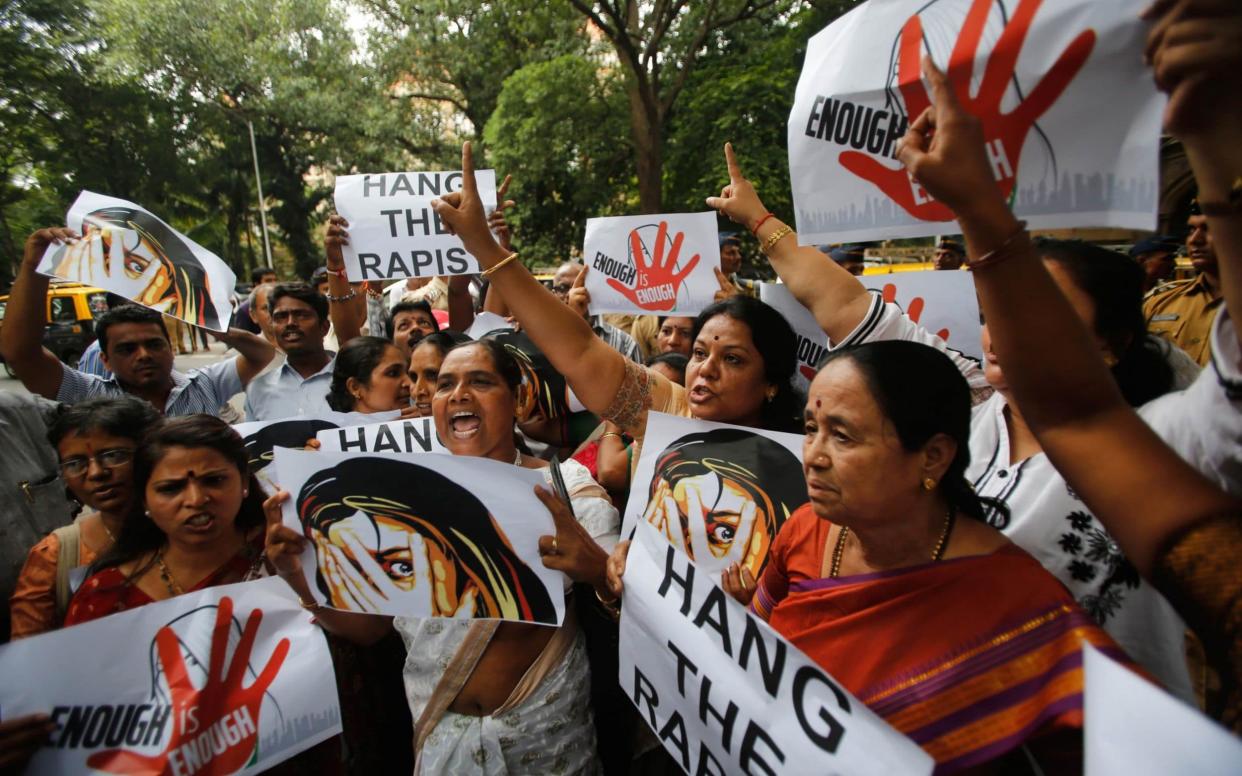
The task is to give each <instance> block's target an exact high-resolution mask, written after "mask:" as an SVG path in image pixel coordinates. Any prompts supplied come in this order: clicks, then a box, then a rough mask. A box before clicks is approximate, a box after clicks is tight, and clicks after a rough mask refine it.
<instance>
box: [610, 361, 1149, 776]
mask: <svg viewBox="0 0 1242 776" xmlns="http://www.w3.org/2000/svg"><path fill="white" fill-rule="evenodd" d="M804 422H805V432H806V436H805V440H804V442H803V461H804V463H803V473H804V475H805V478H806V485H807V492H808V494H809V496H810V503H809V504H808V505H806V506H804V507H802V508H800V509H799V510H798V511H796V512H795V513H794V514H793V515H792V516H790V518H789V520H788V521H787V522H786V523H785V526H784V527H783V528H782V530H781V533H780V534H779V535H778V536H777V537H776V541H775V542H774V544H773V546H772V549H771V552H770V556H769V560H768V565H767V567H766V568H765V570H764V573H763V576H762V577H761V578H760V580H759V583H758V585H757V586H755V585H752V584H751V583H750V582H749V580H747V579H746V578H745V577H744V576H742V577H741V578H739V576H738V575H737V574H736V573H726V574H725V576H724V580H723V582H724V586H725V589H726V590H727V591H729V592H730V593H732V594H733V595H734V596H735V597H737V598H738V599H739V600H742V601H743V602H747V601H749V602H751V603H752V607H753V609H754V611H755V612H756V613H757V614H759V615H760V616H761V617H764V618H765V619H767V620H768V621H769V623H770V624H771V625H772V627H773V628H775V629H776V631H777V632H779V633H780V634H781V635H782V636H784V637H785V638H787V639H789V640H790V641H791V642H793V644H794V645H795V646H797V647H798V648H799V649H801V650H802V651H803V652H805V653H806V654H807V655H808V656H809V657H811V658H812V659H813V660H815V661H816V662H818V663H819V664H820V665H822V666H823V667H824V669H825V670H826V671H828V672H830V673H831V674H832V675H833V676H834V677H835V678H836V679H837V680H839V681H840V682H841V683H842V685H844V686H845V687H846V689H848V690H849V691H850V692H851V693H853V694H854V695H855V696H857V697H858V698H859V699H860V700H862V701H863V702H864V703H866V704H867V705H868V706H869V707H871V708H872V709H873V710H874V711H876V712H877V713H878V714H880V716H882V717H884V718H885V719H886V720H888V722H889V723H890V724H891V725H893V726H894V727H896V728H897V729H898V730H900V731H901V732H903V733H905V734H906V735H908V736H910V737H911V738H912V739H914V741H915V742H916V743H918V744H919V745H920V746H922V747H923V748H924V749H925V750H926V751H927V752H928V753H929V754H931V755H932V756H933V757H934V758H935V759H936V762H937V766H938V772H945V773H949V772H954V771H958V770H962V769H965V768H969V767H973V766H976V765H980V764H983V763H986V762H989V761H992V760H996V759H997V758H1003V759H1001V761H1000V762H998V763H996V765H997V767H998V769H999V772H1010V771H1009V770H1006V769H1008V768H1010V766H1012V765H1014V764H1015V763H1017V764H1019V765H1021V764H1022V761H1024V760H1026V759H1027V758H1034V759H1036V760H1037V761H1038V762H1039V763H1040V764H1041V767H1043V768H1044V769H1045V771H1046V772H1061V770H1060V769H1061V767H1062V766H1067V765H1068V766H1073V764H1074V763H1080V762H1081V760H1080V759H1077V758H1080V757H1081V741H1080V740H1079V739H1078V736H1077V729H1078V728H1080V727H1081V724H1082V673H1081V670H1080V667H1081V650H1082V644H1083V643H1084V642H1087V643H1091V644H1093V645H1095V646H1097V647H1100V648H1102V649H1104V650H1105V651H1106V652H1108V653H1110V654H1112V655H1114V656H1115V657H1118V658H1119V659H1122V660H1125V657H1124V653H1122V652H1121V650H1120V649H1119V648H1117V646H1116V644H1115V643H1114V642H1113V641H1112V639H1110V638H1109V637H1108V635H1107V634H1105V633H1104V632H1103V631H1102V630H1100V629H1099V627H1098V626H1097V625H1096V624H1095V623H1094V622H1093V621H1092V620H1091V618H1090V617H1088V616H1087V615H1086V613H1085V612H1083V611H1082V610H1081V609H1080V608H1079V607H1078V606H1077V605H1076V604H1075V603H1074V600H1073V598H1072V597H1071V596H1070V595H1069V593H1067V592H1066V590H1065V588H1064V587H1062V586H1061V584H1060V583H1059V582H1057V580H1056V579H1055V578H1054V577H1053V576H1052V575H1050V574H1049V573H1048V572H1047V571H1045V570H1044V569H1043V568H1042V567H1041V566H1040V565H1039V563H1038V562H1037V561H1035V560H1034V559H1033V558H1031V557H1030V556H1029V555H1027V554H1026V553H1025V552H1024V551H1022V550H1021V549H1019V548H1018V547H1016V546H1014V545H1013V544H1012V543H1010V542H1009V541H1008V540H1007V539H1006V538H1005V537H1004V536H1002V535H1001V534H1000V533H999V532H997V531H996V530H995V529H993V528H990V527H989V526H988V525H987V524H986V523H984V522H983V520H982V518H983V509H982V507H981V505H980V503H979V501H978V499H977V498H976V497H975V495H974V493H973V491H972V490H971V488H970V486H969V484H968V483H967V482H966V479H965V476H964V473H965V471H966V468H967V466H968V465H969V462H970V448H969V445H968V444H967V439H968V435H969V428H970V393H969V390H968V388H967V386H966V382H965V380H963V379H962V377H961V375H960V374H959V373H958V371H957V369H956V368H955V367H954V365H953V363H952V362H951V361H950V360H949V359H948V358H947V357H945V356H944V354H942V353H940V352H938V351H937V350H935V349H933V348H930V347H927V346H924V345H920V344H916V343H911V342H882V343H875V344H870V345H862V346H858V347H855V348H847V349H843V350H839V351H836V352H835V353H833V354H832V355H831V356H830V357H829V361H828V362H827V363H826V364H825V365H824V367H823V368H822V369H821V370H820V372H819V374H818V375H817V376H816V378H815V380H814V382H813V383H812V384H811V388H810V394H809V398H808V401H807V405H806V411H805V416H804ZM627 549H628V545H627V543H621V544H620V545H619V546H618V548H617V550H616V551H615V552H614V554H613V557H612V559H611V560H610V563H609V582H610V584H611V585H612V586H613V592H614V593H615V594H617V595H620V594H621V592H622V591H621V575H622V573H623V572H624V567H625V553H626V551H627ZM998 580H1003V584H998ZM756 587H757V589H756ZM877 644H881V645H889V648H880V649H877V648H876V645H877ZM949 712H952V713H949ZM1022 749H1025V750H1026V751H1020V750H1022ZM1010 758H1012V759H1010Z"/></svg>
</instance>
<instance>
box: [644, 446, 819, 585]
mask: <svg viewBox="0 0 1242 776" xmlns="http://www.w3.org/2000/svg"><path fill="white" fill-rule="evenodd" d="M807 501H808V498H807V494H806V480H805V478H804V477H803V475H802V466H801V464H800V463H799V462H798V458H797V456H795V455H794V454H793V453H791V452H789V450H787V449H786V448H785V447H783V446H782V445H780V444H778V443H776V442H773V441H772V440H770V439H768V438H767V437H764V436H760V435H758V434H753V433H751V432H749V431H742V430H740V429H715V430H712V431H706V432H701V433H696V434H688V435H686V436H684V437H682V438H681V439H678V440H677V441H675V442H673V444H671V445H669V446H668V447H667V448H666V449H665V450H664V451H663V452H662V453H660V457H659V458H657V459H656V465H655V472H654V473H653V475H652V478H651V487H650V490H649V498H648V501H647V509H646V511H645V512H644V514H643V519H644V520H646V521H647V522H649V523H651V524H652V525H654V526H655V527H656V528H658V529H659V530H660V532H661V533H663V534H664V535H665V537H667V538H668V540H669V541H670V542H671V543H672V544H673V545H674V546H675V547H679V548H680V549H682V550H683V551H684V552H685V553H686V554H687V555H689V556H690V557H691V558H693V559H694V560H695V561H696V562H697V563H698V564H699V565H700V566H702V567H704V568H705V569H707V570H709V571H713V572H714V571H720V570H723V569H724V568H726V567H727V566H729V565H731V564H733V563H738V562H740V563H742V565H744V566H745V567H746V568H748V569H749V570H750V572H751V573H752V574H754V576H755V579H758V578H759V573H760V571H761V570H762V569H763V565H764V562H765V561H766V559H767V556H768V547H769V545H771V543H772V540H773V539H775V538H776V533H777V531H779V530H780V527H781V525H782V524H783V523H784V522H785V520H786V518H788V517H789V515H790V514H792V513H793V511H794V510H795V509H797V508H798V507H800V506H802V505H803V504H805V503H806V502H807Z"/></svg>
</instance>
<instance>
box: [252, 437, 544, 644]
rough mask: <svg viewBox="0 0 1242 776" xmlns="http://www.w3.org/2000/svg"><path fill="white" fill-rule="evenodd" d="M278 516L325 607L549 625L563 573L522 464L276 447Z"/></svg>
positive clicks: (535, 477) (531, 475)
mask: <svg viewBox="0 0 1242 776" xmlns="http://www.w3.org/2000/svg"><path fill="white" fill-rule="evenodd" d="M276 473H277V480H278V481H279V482H280V485H281V487H282V488H284V489H285V490H287V491H288V492H289V494H290V498H289V500H288V501H286V502H285V505H284V523H285V525H287V526H289V527H291V528H293V529H294V530H295V531H298V532H299V533H301V534H302V535H304V536H305V537H306V538H307V539H309V541H308V542H307V543H306V552H305V554H304V555H303V556H302V569H303V571H304V573H305V574H306V581H307V584H308V585H309V586H310V589H311V592H312V593H313V594H314V596H315V600H316V601H318V602H319V603H321V604H323V605H325V606H331V607H332V608H334V609H343V610H346V611H354V612H368V613H371V614H388V615H405V616H407V617H458V618H477V619H496V620H520V621H523V622H534V623H541V624H545V625H559V624H560V623H561V621H562V619H563V618H564V614H565V592H564V587H563V584H564V580H565V576H564V575H563V574H562V573H561V572H559V571H553V570H551V569H549V568H546V567H545V566H544V565H543V563H542V562H541V559H540V556H539V537H540V536H549V535H554V534H555V533H556V528H555V526H554V524H553V522H552V516H551V514H549V513H548V510H547V507H545V506H544V505H543V502H541V501H540V500H539V499H538V498H536V496H535V492H534V487H535V485H544V486H546V485H547V482H546V480H545V479H544V477H543V475H542V474H540V473H539V472H536V471H532V470H530V469H524V468H522V467H520V466H514V465H512V464H509V463H501V462H499V461H493V460H491V459H488V458H470V457H465V456H453V455H441V454H437V453H418V454H408V453H403V454H391V453H390V454H380V455H376V454H360V453H340V452H326V451H322V450H321V451H319V452H306V451H302V450H289V449H286V448H278V449H277V450H276Z"/></svg>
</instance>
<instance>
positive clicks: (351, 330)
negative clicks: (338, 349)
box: [323, 214, 383, 345]
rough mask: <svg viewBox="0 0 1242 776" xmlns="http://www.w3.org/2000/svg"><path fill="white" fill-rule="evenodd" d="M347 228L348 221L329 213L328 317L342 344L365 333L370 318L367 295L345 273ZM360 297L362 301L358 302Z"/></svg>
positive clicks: (326, 237)
mask: <svg viewBox="0 0 1242 776" xmlns="http://www.w3.org/2000/svg"><path fill="white" fill-rule="evenodd" d="M348 228H349V222H348V221H346V220H345V219H344V218H343V217H342V216H338V215H335V214H333V215H331V216H329V217H328V226H327V229H326V231H325V234H324V238H323V247H324V253H325V255H326V258H327V261H326V264H327V267H328V318H329V319H331V321H332V326H333V329H334V330H335V331H336V341H337V342H339V343H341V344H342V345H344V344H345V343H346V342H349V341H350V340H351V339H353V338H354V337H357V336H358V335H359V334H361V333H362V324H363V322H364V321H366V319H367V313H366V302H365V300H366V295H365V294H360V293H359V292H358V291H357V290H355V289H354V288H353V286H351V285H350V284H349V279H348V278H346V276H345V255H344V254H343V253H342V252H341V246H342V245H349V232H347V231H346V230H347V229H348ZM359 299H361V300H363V304H361V305H359V304H356V302H357V301H358V300H359ZM371 333H372V334H375V332H371ZM377 336H383V335H382V334H381V335H377Z"/></svg>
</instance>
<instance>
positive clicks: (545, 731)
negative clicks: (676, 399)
mask: <svg viewBox="0 0 1242 776" xmlns="http://www.w3.org/2000/svg"><path fill="white" fill-rule="evenodd" d="M561 474H562V476H563V477H564V479H565V486H566V488H567V490H568V491H569V493H570V500H571V502H572V503H573V508H574V514H575V515H576V516H577V518H578V522H579V523H581V524H582V526H583V527H584V528H586V530H587V533H589V534H590V535H591V537H592V538H593V539H595V540H596V541H597V542H599V544H600V545H601V546H602V547H603V548H604V549H605V550H609V551H610V550H611V549H612V546H613V545H614V544H615V542H616V539H617V535H618V532H619V531H620V524H621V521H620V516H619V515H618V513H617V510H616V508H614V507H613V506H612V504H611V503H609V502H608V501H607V500H606V499H605V498H603V497H602V496H603V494H604V492H603V490H602V489H600V487H599V485H598V484H597V483H596V482H595V481H594V480H593V479H591V475H590V473H589V472H587V470H586V468H585V467H584V466H582V465H581V464H579V463H577V462H576V461H572V460H571V461H565V462H564V463H562V464H561ZM545 476H546V475H545ZM569 614H570V613H569V612H567V613H566V621H565V625H564V626H562V627H563V628H567V629H572V633H570V632H568V631H567V632H566V633H565V634H564V636H565V637H568V639H569V641H568V643H567V642H566V640H565V639H564V638H562V639H557V638H554V639H553V640H552V641H551V642H549V644H548V646H547V647H545V652H547V651H548V650H554V649H562V650H564V655H565V656H564V658H562V659H561V660H560V661H559V663H558V664H557V665H555V666H553V667H551V668H550V670H548V671H547V673H546V675H544V677H543V678H542V680H541V681H539V683H538V684H537V685H536V686H535V687H534V688H533V689H532V688H530V687H526V688H525V692H523V685H526V684H528V682H527V681H526V680H528V679H529V678H530V677H531V675H532V672H534V671H537V670H538V669H539V663H540V662H541V661H540V660H536V664H535V665H532V666H531V668H530V669H528V672H527V677H524V679H523V681H519V683H518V686H517V688H515V689H514V695H513V696H511V698H510V700H509V701H506V702H505V704H504V705H502V706H501V707H500V708H499V709H497V710H496V712H494V713H492V714H491V715H488V716H486V717H475V716H470V715H466V714H456V713H453V712H451V711H445V712H444V714H443V716H442V717H441V718H440V719H439V722H438V724H436V725H435V727H434V728H433V729H432V730H431V732H430V733H429V734H427V735H426V738H425V740H424V741H423V746H422V749H421V751H420V752H419V753H418V755H417V756H418V762H419V766H418V772H419V773H421V774H424V776H427V775H430V774H467V773H469V774H483V775H485V776H503V775H504V774H529V773H539V774H596V773H599V772H600V766H599V759H598V758H597V756H596V746H595V725H594V721H593V717H592V714H591V705H590V702H591V679H590V667H589V665H588V662H587V651H586V643H585V640H584V639H583V636H582V633H581V632H580V631H578V629H577V624H576V622H575V621H573V619H572V618H571V617H570V616H569ZM393 624H394V626H395V627H396V629H397V631H398V632H399V633H400V634H401V637H402V639H404V641H405V645H406V651H407V655H406V660H405V670H404V672H403V679H404V681H405V693H406V698H407V700H408V701H409V704H410V712H411V714H412V715H413V717H414V719H415V720H418V719H420V717H422V715H423V712H424V709H425V708H426V706H427V704H428V701H430V700H431V698H432V695H433V693H434V691H435V689H436V686H437V685H438V684H439V682H440V679H441V677H442V676H443V675H444V673H445V670H446V669H447V668H448V666H449V664H450V662H451V661H452V660H453V658H454V656H455V655H456V654H457V652H458V650H459V649H460V648H461V646H462V643H463V642H464V641H465V640H466V635H467V633H468V632H469V631H470V628H471V626H472V624H474V623H472V621H470V620H453V619H448V618H427V619H418V618H410V617H397V618H395V620H394V623H393ZM519 695H524V697H520V698H519V699H518V702H516V703H514V702H513V701H514V700H515V696H519Z"/></svg>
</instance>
